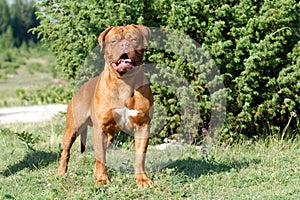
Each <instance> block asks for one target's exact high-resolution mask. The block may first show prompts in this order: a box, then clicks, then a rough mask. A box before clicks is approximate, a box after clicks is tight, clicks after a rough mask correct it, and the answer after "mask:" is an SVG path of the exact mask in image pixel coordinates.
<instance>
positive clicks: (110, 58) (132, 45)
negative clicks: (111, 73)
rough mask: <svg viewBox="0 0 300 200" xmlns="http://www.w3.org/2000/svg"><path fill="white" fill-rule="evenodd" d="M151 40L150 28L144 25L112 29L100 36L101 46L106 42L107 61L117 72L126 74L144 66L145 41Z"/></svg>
mask: <svg viewBox="0 0 300 200" xmlns="http://www.w3.org/2000/svg"><path fill="white" fill-rule="evenodd" d="M149 38H150V30H149V28H147V27H145V26H142V25H127V26H118V27H110V28H108V29H106V30H105V31H104V32H102V33H101V34H100V36H99V39H98V41H99V44H100V46H101V47H103V44H104V42H105V46H106V47H105V56H104V57H105V60H106V62H107V63H109V64H110V65H111V66H112V67H113V68H114V69H115V70H116V71H117V72H119V73H120V74H124V73H126V72H127V71H129V70H131V69H134V68H136V67H138V66H139V65H141V64H142V61H143V56H144V42H143V41H144V40H145V41H146V42H148V40H149Z"/></svg>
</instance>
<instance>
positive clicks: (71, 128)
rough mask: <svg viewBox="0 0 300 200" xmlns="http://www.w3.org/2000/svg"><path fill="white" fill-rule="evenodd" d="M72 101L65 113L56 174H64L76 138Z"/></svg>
mask: <svg viewBox="0 0 300 200" xmlns="http://www.w3.org/2000/svg"><path fill="white" fill-rule="evenodd" d="M72 107H73V106H72V101H71V102H70V104H69V106H68V111H67V115H66V128H65V132H64V136H63V142H62V147H63V151H62V153H61V158H60V164H59V167H58V171H57V175H61V176H62V175H64V174H65V173H66V172H67V169H68V162H69V159H70V150H71V147H72V145H73V143H74V141H75V140H76V138H77V136H78V133H77V129H76V126H75V122H74V118H73V108H72Z"/></svg>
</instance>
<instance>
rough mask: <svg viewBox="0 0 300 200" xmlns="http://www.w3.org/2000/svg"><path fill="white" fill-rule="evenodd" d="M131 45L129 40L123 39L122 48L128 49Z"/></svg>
mask: <svg viewBox="0 0 300 200" xmlns="http://www.w3.org/2000/svg"><path fill="white" fill-rule="evenodd" d="M128 47H129V42H128V41H126V40H123V41H121V48H122V49H127V48H128Z"/></svg>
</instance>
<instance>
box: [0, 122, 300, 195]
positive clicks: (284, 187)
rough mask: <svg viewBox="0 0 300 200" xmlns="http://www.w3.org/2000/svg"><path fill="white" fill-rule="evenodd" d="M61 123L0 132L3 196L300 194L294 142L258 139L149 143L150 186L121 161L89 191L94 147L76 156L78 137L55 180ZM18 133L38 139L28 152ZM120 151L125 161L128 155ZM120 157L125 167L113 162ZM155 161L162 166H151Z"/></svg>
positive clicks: (299, 158) (299, 148)
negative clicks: (225, 143) (176, 147)
mask: <svg viewBox="0 0 300 200" xmlns="http://www.w3.org/2000/svg"><path fill="white" fill-rule="evenodd" d="M63 121H64V120H63V119H57V120H54V121H52V122H47V123H42V124H27V125H26V124H17V125H11V126H9V125H8V126H6V127H7V128H10V132H5V133H4V132H2V133H0V141H1V143H0V149H1V153H0V159H1V162H0V183H1V184H0V199H298V198H299V196H300V185H299V183H300V142H299V140H294V141H283V142H281V141H279V140H277V139H268V140H263V141H261V140H260V141H255V142H248V143H244V144H241V145H233V146H230V147H226V148H223V147H218V148H216V149H210V150H209V151H208V152H207V153H205V154H204V153H201V152H199V151H198V150H196V149H194V148H187V149H185V150H181V151H180V152H181V153H180V154H178V152H169V153H168V154H169V155H168V154H167V153H164V152H160V155H159V153H158V154H155V153H153V151H154V150H151V148H150V151H149V156H148V160H147V163H148V171H149V172H148V174H149V176H150V177H151V179H152V180H153V181H154V185H153V187H152V188H146V189H138V188H137V187H136V185H135V181H134V179H133V173H132V171H131V170H130V168H131V166H132V162H127V163H126V162H124V161H121V160H120V159H115V161H113V162H110V163H109V164H108V168H109V174H110V177H111V181H112V183H111V184H109V185H106V186H103V187H102V188H98V189H94V188H93V182H94V176H93V164H94V156H93V152H92V150H91V148H90V147H88V150H87V152H86V153H84V154H80V152H79V143H78V141H77V142H76V143H75V146H74V147H73V149H72V154H71V159H70V165H69V172H68V173H67V175H66V176H65V177H61V178H56V177H55V173H56V170H57V166H58V159H59V154H60V141H61V134H62V132H63V126H64V125H63V124H64V123H63ZM3 128H4V127H2V129H3ZM23 130H27V131H28V132H29V133H32V134H33V137H37V136H39V137H40V139H39V141H38V142H37V143H36V144H35V145H34V146H33V148H34V149H35V151H33V150H30V149H28V148H27V147H26V145H24V144H23V143H22V142H21V140H20V139H18V136H17V135H16V134H15V132H17V133H20V132H22V131H23ZM89 144H91V142H89ZM129 149H130V148H129ZM111 151H113V150H111ZM123 152H125V151H123ZM127 152H131V150H128V151H127ZM156 153H157V152H156ZM120 154H121V155H120ZM174 154H176V155H175V157H176V156H177V157H176V160H173V161H170V162H168V157H172V156H174ZM151 155H156V157H155V156H154V157H153V156H151ZM115 156H116V155H115V153H110V154H109V155H108V158H107V159H108V160H114V159H113V158H115ZM118 156H120V158H124V157H126V156H127V154H126V153H124V154H122V153H118ZM118 160H119V163H118ZM120 162H122V165H123V166H125V168H126V167H127V169H125V168H122V167H115V166H120ZM149 163H150V165H151V166H149ZM162 163H167V164H168V165H162ZM156 166H164V167H162V168H158V169H157V170H151V169H154V168H155V167H156Z"/></svg>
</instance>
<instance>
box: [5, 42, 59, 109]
mask: <svg viewBox="0 0 300 200" xmlns="http://www.w3.org/2000/svg"><path fill="white" fill-rule="evenodd" d="M7 57H9V59H8V58H7ZM54 63H55V59H54V56H53V55H51V54H50V53H49V52H48V51H47V50H46V49H44V48H43V47H35V48H29V49H10V50H0V106H18V105H21V104H23V102H22V101H21V100H20V99H19V98H18V96H17V94H16V90H17V89H20V88H22V89H24V90H26V91H32V90H34V89H37V88H42V87H45V86H46V85H48V84H49V83H51V82H52V79H53V77H55V76H56V73H57V72H56V71H55V69H54Z"/></svg>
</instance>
